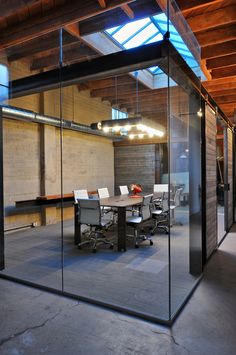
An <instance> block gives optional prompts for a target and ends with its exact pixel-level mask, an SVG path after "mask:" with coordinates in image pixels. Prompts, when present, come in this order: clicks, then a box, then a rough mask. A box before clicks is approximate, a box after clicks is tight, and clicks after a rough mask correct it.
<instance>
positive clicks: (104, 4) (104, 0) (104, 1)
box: [98, 0, 107, 9]
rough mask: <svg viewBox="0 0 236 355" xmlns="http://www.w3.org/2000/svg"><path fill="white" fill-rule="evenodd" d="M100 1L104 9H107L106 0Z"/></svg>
mask: <svg viewBox="0 0 236 355" xmlns="http://www.w3.org/2000/svg"><path fill="white" fill-rule="evenodd" d="M98 3H99V5H100V6H101V8H102V9H105V8H106V7H107V4H106V0H98Z"/></svg>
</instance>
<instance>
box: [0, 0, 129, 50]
mask: <svg viewBox="0 0 236 355" xmlns="http://www.w3.org/2000/svg"><path fill="white" fill-rule="evenodd" d="M132 1H134V0H119V2H118V1H116V0H110V1H109V4H108V5H107V7H106V8H105V9H102V8H101V6H100V5H99V4H98V3H97V2H94V3H91V1H88V0H80V1H76V2H75V3H67V4H66V5H64V6H60V7H58V8H54V9H52V10H50V11H48V12H47V13H45V14H43V15H42V16H36V17H32V18H29V19H28V20H26V21H23V22H22V23H20V24H17V25H15V26H12V27H10V28H8V29H6V30H5V31H4V32H3V33H2V34H1V35H0V48H7V47H10V46H13V45H16V44H20V43H22V42H25V41H28V40H31V39H32V38H35V37H38V36H42V35H44V34H46V33H49V32H52V30H53V31H54V30H56V29H60V28H62V27H64V26H66V25H69V24H72V23H75V22H78V21H79V20H84V19H86V18H89V17H92V16H95V15H97V14H99V13H101V12H103V11H107V10H109V9H112V8H116V7H120V6H121V5H123V4H127V3H131V2H132ZM38 40H39V41H40V38H39V39H38Z"/></svg>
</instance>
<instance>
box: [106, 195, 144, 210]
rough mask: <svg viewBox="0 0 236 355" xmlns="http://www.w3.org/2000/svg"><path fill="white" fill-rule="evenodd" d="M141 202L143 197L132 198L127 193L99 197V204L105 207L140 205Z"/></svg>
mask: <svg viewBox="0 0 236 355" xmlns="http://www.w3.org/2000/svg"><path fill="white" fill-rule="evenodd" d="M142 202H143V197H142V196H141V197H136V198H132V197H131V196H128V195H119V196H111V197H107V198H101V199H100V204H101V206H106V207H131V206H135V205H140V203H142Z"/></svg>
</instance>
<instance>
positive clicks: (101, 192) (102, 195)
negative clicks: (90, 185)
mask: <svg viewBox="0 0 236 355" xmlns="http://www.w3.org/2000/svg"><path fill="white" fill-rule="evenodd" d="M98 196H99V198H106V197H110V195H109V191H108V188H107V187H103V188H102V189H98Z"/></svg>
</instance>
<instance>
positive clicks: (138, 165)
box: [115, 144, 156, 193]
mask: <svg viewBox="0 0 236 355" xmlns="http://www.w3.org/2000/svg"><path fill="white" fill-rule="evenodd" d="M155 151H156V148H155V144H147V145H130V146H120V147H115V190H116V192H117V193H119V186H120V185H128V186H129V185H130V184H132V183H139V184H141V185H142V187H143V191H145V192H152V191H153V185H154V183H155V175H156V173H155V160H156V154H155Z"/></svg>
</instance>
